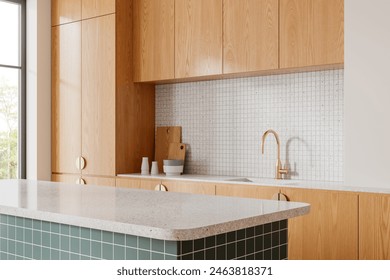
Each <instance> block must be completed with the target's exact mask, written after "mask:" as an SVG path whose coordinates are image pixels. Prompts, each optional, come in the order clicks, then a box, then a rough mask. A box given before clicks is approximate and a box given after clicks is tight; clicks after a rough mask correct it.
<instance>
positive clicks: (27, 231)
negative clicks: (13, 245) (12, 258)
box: [24, 228, 32, 243]
mask: <svg viewBox="0 0 390 280" xmlns="http://www.w3.org/2000/svg"><path fill="white" fill-rule="evenodd" d="M24 242H26V243H32V230H31V229H27V228H25V229H24Z"/></svg>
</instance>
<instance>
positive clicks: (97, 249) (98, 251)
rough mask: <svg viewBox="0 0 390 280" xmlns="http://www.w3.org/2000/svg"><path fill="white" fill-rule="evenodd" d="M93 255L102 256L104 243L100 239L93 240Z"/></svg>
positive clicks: (95, 256)
mask: <svg viewBox="0 0 390 280" xmlns="http://www.w3.org/2000/svg"><path fill="white" fill-rule="evenodd" d="M91 256H92V257H94V258H101V257H102V243H101V242H98V241H92V242H91Z"/></svg>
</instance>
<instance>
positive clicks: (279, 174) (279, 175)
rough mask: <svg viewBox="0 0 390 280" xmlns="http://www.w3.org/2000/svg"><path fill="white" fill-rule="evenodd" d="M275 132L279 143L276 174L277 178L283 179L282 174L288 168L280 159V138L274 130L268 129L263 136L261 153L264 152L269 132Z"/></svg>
mask: <svg viewBox="0 0 390 280" xmlns="http://www.w3.org/2000/svg"><path fill="white" fill-rule="evenodd" d="M270 133H271V134H273V135H274V136H275V139H276V144H277V145H278V160H277V162H276V174H275V179H283V178H282V174H287V173H288V169H287V168H284V169H283V168H282V162H281V161H280V140H279V136H278V134H277V133H276V132H275V131H274V130H272V129H268V130H267V131H266V132H264V134H263V137H262V142H261V153H262V154H264V143H265V138H267V136H268V134H270Z"/></svg>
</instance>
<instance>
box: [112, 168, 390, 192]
mask: <svg viewBox="0 0 390 280" xmlns="http://www.w3.org/2000/svg"><path fill="white" fill-rule="evenodd" d="M118 177H122V178H133V179H156V180H180V181H192V182H205V183H206V182H207V183H209V182H214V183H216V184H238V185H255V186H268V187H283V188H302V189H313V190H330V191H349V192H358V193H359V192H360V193H381V194H390V188H376V187H360V186H353V185H347V184H344V183H342V182H327V181H305V180H289V179H286V180H276V179H271V178H254V177H237V176H219V175H192V174H183V175H180V176H166V175H165V174H159V175H141V174H139V173H134V174H119V175H118Z"/></svg>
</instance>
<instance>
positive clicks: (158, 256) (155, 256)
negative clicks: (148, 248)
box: [152, 253, 164, 260]
mask: <svg viewBox="0 0 390 280" xmlns="http://www.w3.org/2000/svg"><path fill="white" fill-rule="evenodd" d="M163 259H164V254H159V253H152V260H163Z"/></svg>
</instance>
